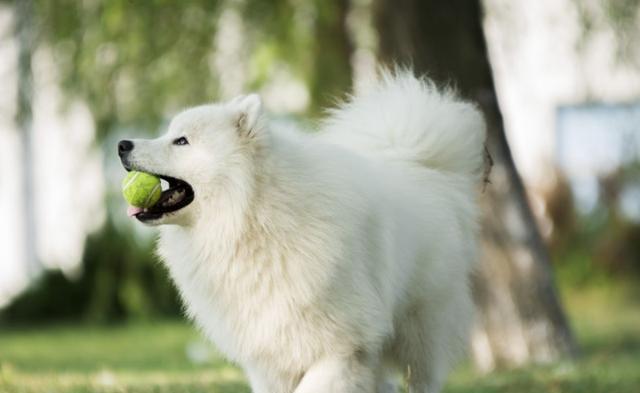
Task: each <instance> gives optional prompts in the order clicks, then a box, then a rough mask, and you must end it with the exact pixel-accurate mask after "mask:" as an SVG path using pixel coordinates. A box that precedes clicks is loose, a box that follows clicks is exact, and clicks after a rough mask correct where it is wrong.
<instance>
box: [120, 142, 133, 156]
mask: <svg viewBox="0 0 640 393" xmlns="http://www.w3.org/2000/svg"><path fill="white" fill-rule="evenodd" d="M131 150H133V142H131V141H128V140H123V141H120V142H118V155H119V156H120V157H122V156H123V155H124V154H126V153H128V152H130V151H131Z"/></svg>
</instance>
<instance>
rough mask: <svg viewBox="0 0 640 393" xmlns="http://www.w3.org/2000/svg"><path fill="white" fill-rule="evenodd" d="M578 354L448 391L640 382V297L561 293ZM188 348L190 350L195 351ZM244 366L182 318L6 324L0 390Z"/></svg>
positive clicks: (157, 392)
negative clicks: (103, 323) (211, 348)
mask: <svg viewBox="0 0 640 393" xmlns="http://www.w3.org/2000/svg"><path fill="white" fill-rule="evenodd" d="M565 299H566V300H565V303H566V304H567V307H568V310H569V313H570V316H571V319H572V321H573V325H574V328H575V330H576V333H577V335H578V338H579V341H580V344H581V348H582V351H583V354H582V356H581V358H580V359H579V360H578V361H575V362H560V363H557V364H553V365H546V366H531V367H527V368H522V369H518V370H512V371H501V372H495V373H492V374H489V375H484V376H479V375H477V374H475V373H474V372H473V371H472V370H471V368H469V367H461V368H460V369H459V370H457V371H456V372H455V373H454V374H453V375H452V376H451V378H450V379H449V383H448V384H447V388H446V390H445V392H446V393H463V392H474V393H499V392H518V393H538V392H539V393H542V392H545V393H547V392H550V393H555V392H563V393H565V392H567V393H573V392H589V393H598V392H608V393H609V392H610V393H635V392H638V391H640V300H639V299H637V298H634V297H633V296H632V294H630V292H629V291H626V290H620V289H616V288H613V289H612V288H595V289H594V288H591V289H588V290H579V291H578V290H574V291H571V293H569V294H566V295H565ZM189 354H191V355H189ZM249 391H250V390H249V388H248V387H247V385H246V383H245V380H244V377H243V375H242V373H241V372H240V371H239V370H238V369H237V368H235V367H233V366H231V365H229V364H227V363H225V362H224V361H223V360H222V359H221V358H220V357H219V356H217V355H215V354H214V353H210V352H209V347H208V346H207V345H206V344H204V343H203V341H202V339H201V337H200V336H199V335H198V334H197V333H196V332H195V331H194V330H193V329H192V328H191V327H189V326H188V325H187V324H186V323H182V322H179V321H163V322H156V323H150V322H149V323H137V324H130V325H123V326H111V327H109V326H101V327H98V326H84V325H60V326H43V327H38V326H30V327H28V328H19V327H12V328H4V329H3V330H0V393H86V392H101V393H165V392H166V393H169V392H171V393H182V392H184V393H187V392H188V393H195V392H207V393H232V392H233V393H235V392H238V393H243V392H249Z"/></svg>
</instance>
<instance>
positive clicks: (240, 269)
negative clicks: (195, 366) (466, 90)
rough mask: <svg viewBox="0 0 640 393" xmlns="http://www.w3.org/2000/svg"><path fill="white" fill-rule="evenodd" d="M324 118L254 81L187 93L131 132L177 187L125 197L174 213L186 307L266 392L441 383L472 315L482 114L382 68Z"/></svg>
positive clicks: (162, 216)
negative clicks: (182, 107) (264, 96)
mask: <svg viewBox="0 0 640 393" xmlns="http://www.w3.org/2000/svg"><path fill="white" fill-rule="evenodd" d="M321 128H322V129H321V130H320V132H319V133H316V134H304V133H300V132H297V131H295V130H293V131H292V130H282V129H276V128H275V127H271V126H269V125H268V124H267V122H266V120H265V119H264V116H263V114H262V112H261V102H260V98H259V97H258V96H257V95H248V96H243V97H238V98H236V99H234V100H232V101H230V102H227V103H221V104H212V105H203V106H199V107H195V108H192V109H188V110H186V111H184V112H182V113H180V114H179V115H177V116H176V117H175V118H174V119H173V121H172V122H171V125H170V126H169V131H168V133H167V134H166V135H164V136H162V137H160V138H157V139H152V140H142V139H137V140H131V141H121V142H120V144H119V153H120V156H121V159H122V162H123V164H124V166H125V167H126V168H127V169H136V170H141V171H145V172H150V173H154V174H157V175H159V176H160V177H162V178H164V179H165V180H167V181H168V182H169V186H170V188H169V189H168V190H166V191H164V192H163V194H162V197H161V200H160V202H159V203H158V204H156V205H155V206H154V207H152V208H149V209H144V210H143V209H133V208H131V209H130V212H129V213H130V215H135V216H136V218H137V219H138V220H140V221H141V222H144V223H145V224H149V225H162V227H161V229H160V240H159V242H158V252H159V255H160V256H161V257H162V259H163V260H164V262H165V263H166V265H167V266H168V269H169V271H170V274H171V277H172V278H173V280H174V281H175V283H176V285H177V287H178V288H179V290H180V294H181V296H182V299H183V301H184V304H185V305H186V310H187V313H188V315H189V316H190V317H191V318H193V319H194V320H195V322H196V324H197V325H198V326H199V327H200V328H201V329H202V330H203V331H204V333H205V334H206V335H207V337H209V338H210V339H211V340H212V341H213V342H214V343H215V344H217V346H218V347H219V348H220V350H221V351H222V352H223V353H224V354H225V355H226V356H227V357H228V358H229V359H231V360H233V361H234V362H237V363H238V364H239V365H241V366H242V368H243V369H244V370H245V372H246V374H247V376H248V378H249V381H250V383H251V387H252V389H253V391H254V392H257V393H289V392H295V393H311V392H321V393H327V392H340V393H343V392H344V393H346V392H349V393H351V392H363V393H364V392H367V393H374V392H393V391H395V389H396V387H395V385H396V379H397V377H396V376H397V374H399V373H404V374H405V376H406V378H407V383H408V386H409V388H410V391H411V392H413V393H425V392H429V393H435V392H438V391H439V390H440V389H441V387H442V384H443V382H444V379H445V378H446V375H447V373H448V372H449V370H450V369H451V367H452V365H453V364H454V362H455V361H456V360H457V359H458V358H459V357H460V355H461V354H462V352H463V351H464V347H465V342H466V339H467V335H468V330H469V327H470V324H471V320H472V314H473V306H472V301H471V297H470V289H469V274H470V270H471V269H472V266H473V262H474V259H475V254H476V241H475V239H474V238H475V232H476V227H477V225H476V218H477V207H476V201H475V199H476V188H477V184H478V183H479V179H480V177H481V167H482V162H483V144H484V139H485V126H484V122H483V119H482V116H481V115H480V113H479V111H478V110H477V109H476V107H475V106H474V105H472V104H469V103H466V102H463V101H460V100H459V99H457V98H456V97H455V96H454V95H453V94H452V93H451V92H442V91H438V90H437V89H436V88H435V87H434V86H433V84H432V83H430V82H429V81H427V80H421V79H418V78H416V77H414V76H413V74H412V73H410V72H408V71H398V72H395V73H389V72H384V73H383V76H382V78H381V80H380V81H379V82H377V83H376V84H374V86H373V87H372V88H371V90H370V91H369V92H368V93H365V94H362V95H357V96H355V97H353V98H352V99H351V100H350V101H349V102H348V103H346V104H344V105H342V106H341V107H339V108H338V109H335V110H333V111H332V112H330V115H329V117H328V119H326V121H325V122H324V123H323V125H322V127H321Z"/></svg>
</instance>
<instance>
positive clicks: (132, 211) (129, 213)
mask: <svg viewBox="0 0 640 393" xmlns="http://www.w3.org/2000/svg"><path fill="white" fill-rule="evenodd" d="M141 211H142V208H141V207H135V206H129V207H127V216H129V217H133V216H135V215H136V214H138V213H140V212H141Z"/></svg>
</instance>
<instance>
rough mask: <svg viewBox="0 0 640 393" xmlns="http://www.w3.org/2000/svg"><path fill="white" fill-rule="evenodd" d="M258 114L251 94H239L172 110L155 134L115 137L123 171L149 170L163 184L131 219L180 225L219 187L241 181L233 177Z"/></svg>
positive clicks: (246, 156)
mask: <svg viewBox="0 0 640 393" xmlns="http://www.w3.org/2000/svg"><path fill="white" fill-rule="evenodd" d="M261 114H262V105H261V101H260V98H259V97H258V96H257V95H255V94H252V95H248V96H241V97H237V98H235V99H234V100H231V101H230V102H227V103H223V104H212V105H203V106H198V107H195V108H191V109H188V110H186V111H184V112H182V113H180V114H178V115H177V116H176V117H175V118H174V119H173V120H172V121H171V123H170V125H169V129H168V131H167V133H166V134H165V135H163V136H161V137H159V138H156V139H132V140H123V141H120V142H119V143H118V154H119V156H120V160H121V161H122V165H123V166H124V167H125V169H127V170H137V171H142V172H147V173H152V174H154V175H156V176H158V177H160V178H162V179H164V180H166V182H167V183H168V184H169V187H168V188H167V189H164V190H163V192H162V196H161V197H160V200H159V202H158V203H156V204H155V205H154V206H153V207H150V208H148V209H143V210H141V211H137V212H135V214H134V215H135V217H136V218H137V219H138V220H139V221H141V222H143V223H145V224H148V225H160V224H186V223H188V222H190V221H191V220H192V219H193V218H194V215H198V214H201V212H202V209H203V208H206V206H203V205H204V202H206V201H207V200H209V199H211V198H214V197H215V194H216V192H219V191H220V188H221V187H223V186H224V185H225V184H226V185H229V184H233V183H234V182H239V181H241V180H242V179H238V176H242V174H241V173H240V172H241V171H242V170H243V168H246V167H247V165H249V163H250V161H251V159H252V154H253V151H254V149H255V146H256V143H255V142H256V139H258V138H260V136H261V134H262V125H261ZM165 188H166V187H165Z"/></svg>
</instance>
